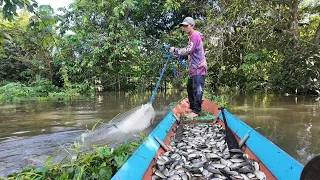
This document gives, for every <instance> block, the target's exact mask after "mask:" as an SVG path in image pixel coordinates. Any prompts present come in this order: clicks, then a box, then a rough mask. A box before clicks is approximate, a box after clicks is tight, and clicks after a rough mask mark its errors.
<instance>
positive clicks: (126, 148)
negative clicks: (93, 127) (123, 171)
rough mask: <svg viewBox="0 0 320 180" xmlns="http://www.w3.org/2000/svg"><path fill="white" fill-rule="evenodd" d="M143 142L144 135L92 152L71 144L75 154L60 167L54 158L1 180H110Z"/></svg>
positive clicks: (60, 164) (95, 149)
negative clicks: (81, 149) (40, 165)
mask: <svg viewBox="0 0 320 180" xmlns="http://www.w3.org/2000/svg"><path fill="white" fill-rule="evenodd" d="M145 138H146V135H144V134H141V140H140V141H139V142H129V143H126V144H122V145H121V146H120V147H118V148H117V149H114V148H110V147H108V146H102V147H93V149H92V151H91V152H80V151H79V147H80V146H79V144H78V143H74V151H75V152H76V154H75V155H73V156H72V158H71V160H68V161H67V160H66V159H67V158H64V159H63V160H62V161H61V162H59V163H53V160H54V158H55V157H56V155H57V154H54V155H51V156H50V157H48V158H47V160H46V162H45V163H44V164H45V165H44V166H42V167H28V168H26V169H24V170H23V171H21V172H19V173H13V174H11V175H9V176H7V178H0V180H29V179H32V180H69V179H73V180H81V179H111V178H112V176H113V175H114V174H115V173H116V172H117V171H118V170H119V169H120V168H121V166H122V165H123V164H124V163H125V162H126V161H127V160H128V158H129V157H130V156H131V155H132V153H133V152H134V151H135V150H136V149H137V148H138V147H139V145H140V144H141V142H142V141H143V140H145Z"/></svg>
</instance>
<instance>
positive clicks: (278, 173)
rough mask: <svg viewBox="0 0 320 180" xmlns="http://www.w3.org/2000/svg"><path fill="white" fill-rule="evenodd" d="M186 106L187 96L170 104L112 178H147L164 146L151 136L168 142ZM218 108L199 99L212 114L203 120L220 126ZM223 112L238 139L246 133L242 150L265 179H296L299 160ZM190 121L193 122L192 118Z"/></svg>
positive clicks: (298, 174) (300, 168) (298, 172)
mask: <svg viewBox="0 0 320 180" xmlns="http://www.w3.org/2000/svg"><path fill="white" fill-rule="evenodd" d="M188 107H189V104H188V100H187V99H184V100H183V101H181V102H180V103H179V104H178V105H177V106H176V107H174V108H173V109H172V111H170V112H169V113H168V114H167V116H166V117H165V118H164V119H163V120H162V121H161V122H160V123H159V124H158V126H157V127H156V128H155V129H154V130H153V131H152V132H151V133H150V135H149V136H148V138H147V140H146V141H144V142H143V143H142V144H141V145H140V147H139V148H138V149H137V150H136V151H135V152H134V154H133V155H132V156H131V157H130V158H129V159H128V161H127V162H126V163H125V164H124V165H123V166H122V167H121V169H120V170H119V171H118V172H117V173H116V174H115V175H114V176H113V178H112V179H113V180H120V179H121V180H126V179H128V180H129V179H130V180H136V179H137V180H139V179H151V177H152V173H153V172H152V167H153V165H154V164H155V161H154V159H155V158H157V157H158V156H159V155H160V154H162V153H163V152H164V149H163V148H161V146H160V144H159V143H158V141H157V140H156V139H155V138H156V137H157V138H158V139H160V140H161V141H163V142H164V143H165V144H169V143H170V142H169V141H170V139H171V137H172V136H174V132H175V131H176V127H177V123H178V122H179V121H180V118H182V116H183V115H184V114H186V113H187V109H188ZM218 108H219V106H218V105H216V104H215V103H213V102H211V101H210V100H208V99H203V103H202V109H203V110H204V111H207V112H209V113H210V114H212V115H213V116H215V117H216V118H215V119H208V120H206V123H213V122H214V121H216V122H217V123H220V124H221V125H222V126H223V127H224V122H223V120H222V119H223V118H222V115H221V112H220V110H219V109H218ZM225 116H226V119H227V122H228V126H229V128H230V129H231V130H232V131H233V133H234V134H235V135H236V139H237V140H238V142H239V141H240V139H242V138H243V137H245V136H246V135H249V138H248V139H247V140H246V142H245V145H244V149H245V150H244V153H246V154H248V155H249V158H250V159H254V160H255V161H256V162H258V163H259V166H260V171H262V172H264V173H265V175H266V177H267V180H273V179H281V180H286V179H288V180H295V179H300V175H301V172H302V170H303V165H302V164H300V163H299V162H298V161H297V160H295V159H294V158H292V157H291V156H290V155H288V154H287V153H286V152H284V151H283V150H282V149H280V148H279V147H278V146H276V145H275V144H274V143H272V142H271V141H269V140H268V139H267V138H265V137H264V136H262V135H261V134H260V133H258V132H257V131H255V130H254V129H253V128H251V127H250V126H248V125H247V124H246V123H244V122H243V121H241V120H240V119H238V118H237V117H236V116H234V115H232V114H231V113H229V112H228V111H227V110H225ZM183 123H184V122H183ZM194 123H197V122H195V121H194Z"/></svg>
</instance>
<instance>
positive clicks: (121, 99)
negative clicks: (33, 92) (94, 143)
mask: <svg viewBox="0 0 320 180" xmlns="http://www.w3.org/2000/svg"><path fill="white" fill-rule="evenodd" d="M183 93H184V92H183ZM183 93H176V92H175V93H170V92H167V93H165V92H163V93H161V92H160V91H158V93H157V95H156V97H155V100H154V101H153V108H154V109H155V111H156V117H155V121H154V122H155V123H154V124H153V125H152V126H153V127H155V126H156V125H157V123H158V122H159V121H160V120H161V119H162V118H163V117H164V116H165V115H166V114H167V113H168V111H169V108H168V105H169V104H170V103H171V102H176V101H179V100H180V99H182V97H184V96H185V94H183ZM150 97H151V92H149V93H141V94H138V93H135V94H133V93H101V94H99V95H97V97H96V99H95V100H85V99H83V100H77V101H74V102H72V103H71V104H65V103H63V102H25V103H17V104H3V105H0V152H1V153H0V177H1V176H6V175H7V174H10V173H12V172H14V171H19V170H21V168H23V167H25V166H27V165H28V164H30V163H32V164H35V165H41V164H43V162H44V160H45V159H46V158H47V157H48V156H49V155H50V154H52V153H55V152H56V151H57V150H58V149H61V148H62V146H64V145H65V144H68V143H73V142H74V141H80V136H81V134H82V133H83V132H84V130H91V129H92V127H93V126H94V124H95V123H97V122H98V121H100V122H108V121H110V120H111V119H112V118H113V117H115V116H116V115H118V114H119V113H124V112H127V111H129V110H130V109H132V108H134V107H137V106H141V105H143V104H146V103H147V102H148V101H149V98H150ZM151 130H152V127H150V128H149V129H148V131H149V132H150V131H151ZM62 149H63V148H62ZM17 162H19V163H17Z"/></svg>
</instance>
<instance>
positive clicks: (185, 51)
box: [174, 36, 200, 56]
mask: <svg viewBox="0 0 320 180" xmlns="http://www.w3.org/2000/svg"><path fill="white" fill-rule="evenodd" d="M199 38H200V36H199V37H197V36H191V37H190V41H189V42H188V45H187V46H186V47H184V48H174V54H175V55H179V56H187V55H189V54H191V53H192V52H193V51H194V50H195V48H196V46H197V45H198V44H199Z"/></svg>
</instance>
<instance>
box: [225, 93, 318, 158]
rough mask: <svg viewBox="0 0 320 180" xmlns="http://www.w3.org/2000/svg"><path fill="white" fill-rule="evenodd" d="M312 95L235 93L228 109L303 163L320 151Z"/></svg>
mask: <svg viewBox="0 0 320 180" xmlns="http://www.w3.org/2000/svg"><path fill="white" fill-rule="evenodd" d="M315 99H316V97H312V96H276V95H266V94H264V95H237V96H233V97H230V96H229V97H228V100H229V101H230V104H231V105H232V108H230V112H231V113H233V114H234V115H236V116H237V117H239V118H240V119H241V120H243V121H244V122H246V123H247V124H248V125H249V126H251V127H253V128H255V129H256V130H257V131H258V132H260V133H261V134H262V135H264V136H265V137H267V138H268V139H269V140H271V141H272V142H273V143H275V144H276V145H277V146H279V147H280V148H281V149H283V150H284V151H285V152H287V153H288V154H289V155H291V156H292V157H294V158H295V159H297V160H298V161H299V162H301V163H302V164H306V162H307V161H308V160H310V159H311V158H312V157H313V156H314V155H316V154H320V140H319V137H320V102H319V101H316V100H315Z"/></svg>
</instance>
